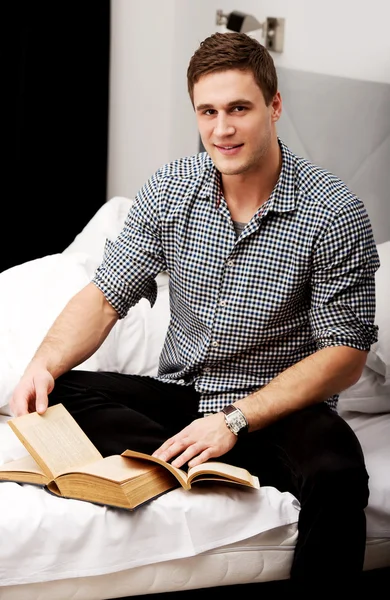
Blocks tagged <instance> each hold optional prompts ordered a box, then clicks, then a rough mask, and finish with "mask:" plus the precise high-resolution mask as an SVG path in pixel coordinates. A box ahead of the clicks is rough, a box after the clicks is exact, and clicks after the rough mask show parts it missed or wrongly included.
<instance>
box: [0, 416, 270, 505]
mask: <svg viewBox="0 0 390 600" xmlns="http://www.w3.org/2000/svg"><path fill="white" fill-rule="evenodd" d="M8 424H9V425H10V427H11V428H12V430H13V431H14V433H15V434H16V435H17V436H18V438H19V440H20V441H21V442H22V444H23V445H24V446H25V448H26V449H27V450H28V452H29V455H27V456H24V457H22V458H18V459H16V460H13V461H11V462H8V463H6V464H4V465H1V466H0V480H3V481H16V482H19V483H32V484H36V485H41V486H44V487H46V488H47V489H48V490H49V491H50V492H52V493H53V494H56V495H58V496H62V497H64V498H74V499H77V500H85V501H88V502H94V503H96V504H105V505H108V506H117V507H121V508H127V509H129V510H133V509H135V508H137V507H138V506H140V505H141V504H144V503H145V502H147V501H149V500H152V499H153V498H156V497H157V496H160V495H161V494H163V493H165V492H167V491H168V490H172V489H174V488H178V487H180V486H182V487H183V488H184V489H186V490H189V489H190V488H191V486H192V485H193V484H194V483H196V482H197V481H205V480H213V481H218V482H225V483H235V484H239V485H243V486H249V487H251V488H255V489H258V488H259V487H260V484H259V480H258V478H257V477H256V476H253V475H251V474H250V473H249V472H248V471H247V470H246V469H243V468H241V467H236V466H233V465H229V464H226V463H223V462H218V461H210V462H206V463H203V464H201V465H198V466H197V467H193V468H192V469H189V470H188V472H186V471H185V470H184V469H177V468H176V467H173V466H172V465H171V464H170V463H168V462H165V461H163V460H161V459H159V458H155V457H154V456H150V455H149V454H144V453H142V452H136V451H134V450H125V451H124V452H123V453H122V454H121V455H114V456H108V457H105V458H103V456H102V455H101V454H100V452H99V451H98V450H97V448H96V447H95V446H94V445H93V443H92V442H91V440H90V439H89V438H88V437H87V436H86V435H85V433H84V432H83V430H82V429H81V428H80V427H79V425H78V424H77V422H76V421H75V420H74V418H73V417H72V415H71V414H70V413H69V412H68V411H67V409H66V408H65V407H64V406H63V405H62V404H56V405H54V406H50V407H49V408H48V409H47V411H46V412H45V413H44V414H43V415H39V414H38V413H36V412H34V413H30V414H27V415H23V416H21V417H15V418H13V419H10V420H9V421H8Z"/></svg>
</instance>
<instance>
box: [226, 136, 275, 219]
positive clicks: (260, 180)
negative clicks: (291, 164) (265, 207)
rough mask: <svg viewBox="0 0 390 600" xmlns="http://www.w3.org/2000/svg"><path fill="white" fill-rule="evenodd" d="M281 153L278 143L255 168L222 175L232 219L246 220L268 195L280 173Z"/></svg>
mask: <svg viewBox="0 0 390 600" xmlns="http://www.w3.org/2000/svg"><path fill="white" fill-rule="evenodd" d="M281 167H282V155H281V151H280V148H279V144H278V142H277V141H276V146H274V147H273V148H272V149H270V151H269V152H268V153H267V156H266V157H264V160H263V161H262V162H261V164H259V165H258V168H257V169H256V170H251V171H246V172H244V173H240V174H238V175H222V189H223V194H224V197H225V200H226V202H227V205H228V207H229V211H230V214H231V217H232V219H233V220H234V221H241V222H244V223H246V222H248V221H250V219H251V218H252V217H253V215H254V214H255V213H256V212H257V211H258V209H259V208H260V206H262V204H264V203H265V202H266V201H267V200H268V198H269V197H270V195H271V193H272V190H273V189H274V187H275V185H276V183H277V181H278V178H279V174H280V170H281Z"/></svg>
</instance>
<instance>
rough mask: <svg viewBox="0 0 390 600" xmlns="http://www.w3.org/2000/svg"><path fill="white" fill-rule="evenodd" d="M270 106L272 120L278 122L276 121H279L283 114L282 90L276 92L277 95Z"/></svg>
mask: <svg viewBox="0 0 390 600" xmlns="http://www.w3.org/2000/svg"><path fill="white" fill-rule="evenodd" d="M270 107H271V119H272V122H273V123H276V121H279V119H280V115H281V114H282V97H281V95H280V92H276V94H275V96H274V97H273V98H272V102H271V104H270Z"/></svg>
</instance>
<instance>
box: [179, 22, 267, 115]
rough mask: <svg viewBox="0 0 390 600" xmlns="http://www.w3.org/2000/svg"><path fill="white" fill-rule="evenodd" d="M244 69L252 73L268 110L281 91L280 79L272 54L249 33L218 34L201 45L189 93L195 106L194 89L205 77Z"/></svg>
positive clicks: (190, 69)
mask: <svg viewBox="0 0 390 600" xmlns="http://www.w3.org/2000/svg"><path fill="white" fill-rule="evenodd" d="M229 69H240V70H242V71H252V73H253V76H254V78H255V81H256V83H257V85H258V86H259V88H260V89H261V91H262V93H263V96H264V100H265V103H266V105H267V106H268V105H269V104H270V102H271V101H272V99H273V98H274V96H275V94H276V92H277V91H278V77H277V74H276V69H275V65H274V61H273V59H272V57H271V55H270V53H269V52H268V50H267V49H266V48H265V47H264V46H262V45H261V44H260V42H258V41H257V40H255V39H254V38H252V37H250V36H249V35H247V34H246V33H234V32H232V33H230V32H229V33H214V34H213V35H211V36H209V37H207V38H206V39H205V40H203V42H201V43H200V46H199V48H198V49H197V50H196V51H195V53H194V54H193V56H192V58H191V60H190V63H189V66H188V69H187V85H188V93H189V95H190V98H191V102H192V104H194V85H195V83H197V81H199V79H200V78H201V77H202V75H207V74H208V73H213V72H216V71H227V70H229Z"/></svg>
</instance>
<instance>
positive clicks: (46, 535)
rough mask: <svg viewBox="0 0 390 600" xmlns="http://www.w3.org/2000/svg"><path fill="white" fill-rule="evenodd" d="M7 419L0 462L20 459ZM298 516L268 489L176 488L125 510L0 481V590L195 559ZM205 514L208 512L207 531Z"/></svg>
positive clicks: (1, 427)
mask: <svg viewBox="0 0 390 600" xmlns="http://www.w3.org/2000/svg"><path fill="white" fill-rule="evenodd" d="M7 418H8V417H5V416H3V417H0V420H1V422H0V440H1V443H0V460H1V462H6V461H7V460H10V459H12V458H14V457H15V458H16V457H18V456H22V455H24V454H26V450H25V449H24V447H23V446H22V444H21V443H20V442H19V440H18V439H17V437H16V436H15V434H14V433H13V432H12V430H11V429H10V428H9V426H8V425H7V424H6V422H5V421H6V420H7ZM298 513H299V505H298V503H297V501H296V499H295V498H294V497H293V496H292V495H291V494H289V493H283V494H281V493H279V492H278V491H277V490H276V489H275V488H272V487H264V488H262V489H260V490H251V489H246V488H245V489H242V488H236V487H234V486H225V485H222V486H221V485H220V486H218V485H215V486H213V487H210V489H204V488H202V489H201V490H197V489H194V490H192V491H191V492H186V491H184V490H182V489H177V490H173V491H171V492H169V493H167V494H164V495H163V496H161V497H160V498H158V499H156V500H154V501H152V502H150V503H148V504H147V505H145V506H143V507H140V508H139V509H137V510H135V511H133V512H128V511H125V510H118V509H113V508H109V507H104V506H98V505H95V504H91V503H87V502H81V501H77V500H69V499H63V498H57V497H56V496H53V495H51V494H50V493H48V492H47V491H45V490H43V489H41V488H40V487H38V486H32V485H19V484H16V483H11V482H1V483H0V531H1V536H0V585H2V586H5V585H15V584H24V583H34V582H40V581H50V580H53V579H64V578H73V577H85V576H93V575H97V574H106V573H113V572H117V571H122V570H125V569H129V568H134V567H139V566H142V565H147V564H154V563H158V562H163V561H168V560H174V559H179V558H183V557H189V556H195V555H198V554H200V553H202V552H205V551H207V550H210V549H214V548H218V547H220V546H224V545H226V544H231V543H234V542H237V541H240V540H244V539H247V538H251V537H253V536H255V535H257V534H259V533H262V532H264V531H267V530H269V529H275V528H278V527H283V526H284V525H290V524H293V523H296V522H297V517H298ZM248 514H251V515H252V518H251V519H248ZM205 515H214V517H211V520H212V523H213V527H212V528H211V527H210V520H209V519H205V518H204V517H205ZM156 542H157V543H156Z"/></svg>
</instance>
